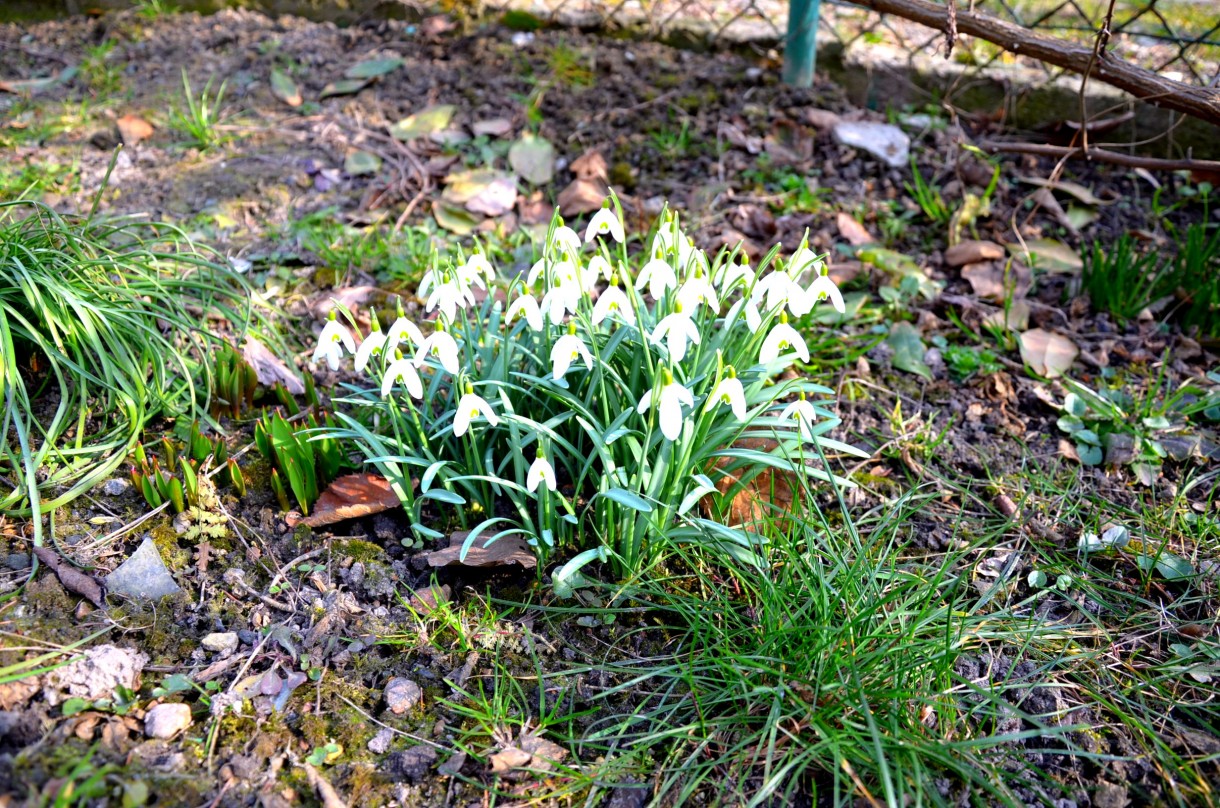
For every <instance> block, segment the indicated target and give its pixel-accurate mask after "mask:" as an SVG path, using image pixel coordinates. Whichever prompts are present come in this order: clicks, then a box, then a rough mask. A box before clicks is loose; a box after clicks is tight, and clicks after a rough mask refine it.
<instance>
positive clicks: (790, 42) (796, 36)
mask: <svg viewBox="0 0 1220 808" xmlns="http://www.w3.org/2000/svg"><path fill="white" fill-rule="evenodd" d="M819 2H820V0H788V39H787V40H786V41H785V42H784V83H786V84H791V85H793V86H794V87H811V86H813V63H814V60H815V59H816V58H817V53H818V40H817V34H818V5H819Z"/></svg>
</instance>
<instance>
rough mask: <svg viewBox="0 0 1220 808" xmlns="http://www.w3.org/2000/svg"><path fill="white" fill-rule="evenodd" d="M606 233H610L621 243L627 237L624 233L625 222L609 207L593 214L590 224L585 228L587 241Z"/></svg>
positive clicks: (611, 236)
mask: <svg viewBox="0 0 1220 808" xmlns="http://www.w3.org/2000/svg"><path fill="white" fill-rule="evenodd" d="M605 235H609V236H610V238H612V239H614V240H615V241H617V242H618V243H620V244H622V243H623V239H624V238H626V236H625V234H624V233H623V223H622V222H620V221H619V220H618V216H616V215H615V214H614V211H613V210H612V209H611V208H609V207H605V208H602V209H601V210H599V211H598V212H597V213H595V214H593V218H592V219H590V220H589V226H588V227H587V228H586V229H585V243H586V244H587V243H589V242H590V241H592V240H593V239H595V238H597V237H598V236H605Z"/></svg>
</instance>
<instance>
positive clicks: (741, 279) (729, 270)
mask: <svg viewBox="0 0 1220 808" xmlns="http://www.w3.org/2000/svg"><path fill="white" fill-rule="evenodd" d="M738 284H740V285H741V287H742V288H743V289H749V288H750V287H751V286H753V285H754V270H752V269H750V265H749V264H746V263H740V264H737V263H726V264H725V265H724V266H722V267H720V271H719V272H717V273H716V285H717V286H719V287H720V294H721V295H727V294H728V293H729V292H731V291H733V289H735V288H736V287H737V286H738Z"/></svg>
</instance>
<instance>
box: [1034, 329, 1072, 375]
mask: <svg viewBox="0 0 1220 808" xmlns="http://www.w3.org/2000/svg"><path fill="white" fill-rule="evenodd" d="M1020 343H1021V361H1023V362H1024V363H1025V364H1027V365H1029V366H1030V367H1031V368H1033V370H1034V372H1035V373H1037V374H1038V375H1039V376H1046V377H1048V378H1054V377H1056V376H1062V375H1063V374H1065V373H1067V371H1068V369H1069V368H1071V367H1072V362H1074V361H1075V360H1076V356H1077V355H1078V354H1079V353H1080V349H1079V348H1077V347H1076V344H1075V343H1074V342H1072V341H1071V340H1070V339H1068V338H1067V337H1064V336H1060V335H1059V334H1055V333H1052V332H1050V331H1044V330H1042V329H1041V328H1035V329H1033V330H1031V331H1026V332H1025V333H1024V334H1022V335H1021V337H1020Z"/></svg>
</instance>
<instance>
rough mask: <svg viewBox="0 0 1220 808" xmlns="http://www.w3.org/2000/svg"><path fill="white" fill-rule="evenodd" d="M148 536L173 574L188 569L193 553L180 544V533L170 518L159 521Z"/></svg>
mask: <svg viewBox="0 0 1220 808" xmlns="http://www.w3.org/2000/svg"><path fill="white" fill-rule="evenodd" d="M148 535H149V536H151V537H152V540H153V544H155V545H156V546H157V551H158V552H159V553H161V560H162V561H164V562H165V566H166V568H167V569H169V570H170V571H171V572H176V571H178V570H183V569H186V567H187V565H189V564H190V563H191V551H190V550H188V549H186V548H185V547H182V546H181V545H179V544H178V533H177V531H175V530H174V526H173V525H172V524H171V523H170V520H169V519H168V518H165V519H159V520H157V523H156V524H155V525H154V526H153V528H152V529H151V530H150V531H148Z"/></svg>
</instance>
